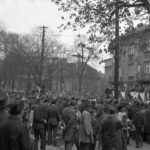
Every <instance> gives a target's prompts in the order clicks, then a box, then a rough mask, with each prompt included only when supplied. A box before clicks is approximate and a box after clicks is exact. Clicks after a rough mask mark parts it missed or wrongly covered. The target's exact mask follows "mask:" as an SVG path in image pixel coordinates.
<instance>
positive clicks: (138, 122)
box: [132, 108, 144, 148]
mask: <svg viewBox="0 0 150 150" xmlns="http://www.w3.org/2000/svg"><path fill="white" fill-rule="evenodd" d="M132 120H133V123H134V125H135V129H136V130H135V142H136V147H137V148H139V147H142V145H143V140H142V130H143V126H144V117H143V115H142V113H141V112H140V110H139V109H138V108H136V110H135V113H134V115H133V119H132Z"/></svg>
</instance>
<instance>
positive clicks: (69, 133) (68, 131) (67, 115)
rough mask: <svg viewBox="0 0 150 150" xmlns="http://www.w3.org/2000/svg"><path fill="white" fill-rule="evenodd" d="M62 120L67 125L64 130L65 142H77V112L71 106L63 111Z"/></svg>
mask: <svg viewBox="0 0 150 150" xmlns="http://www.w3.org/2000/svg"><path fill="white" fill-rule="evenodd" d="M62 119H63V121H64V123H65V125H66V128H65V129H64V140H65V141H66V142H75V133H76V129H75V125H76V110H75V109H74V108H73V107H72V106H70V107H66V108H64V109H63V111H62Z"/></svg>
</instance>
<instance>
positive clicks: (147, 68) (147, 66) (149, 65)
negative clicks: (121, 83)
mask: <svg viewBox="0 0 150 150" xmlns="http://www.w3.org/2000/svg"><path fill="white" fill-rule="evenodd" d="M136 69H137V71H136V70H135V66H134V64H130V65H129V67H128V75H129V76H135V73H136V72H138V73H142V72H143V73H144V74H147V75H150V61H145V62H144V63H143V70H142V67H141V66H140V65H139V66H137V68H136Z"/></svg>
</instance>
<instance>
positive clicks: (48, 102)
mask: <svg viewBox="0 0 150 150" xmlns="http://www.w3.org/2000/svg"><path fill="white" fill-rule="evenodd" d="M23 96H24V95H19V96H18V95H17V94H16V93H15V94H14V96H12V95H11V96H10V95H9V94H6V93H5V92H3V91H0V146H1V147H0V149H1V150H33V149H34V150H38V149H39V142H40V149H41V150H46V146H47V145H53V146H59V144H58V139H62V140H63V142H64V146H65V150H71V149H72V147H73V146H74V145H75V146H76V148H77V150H95V149H96V146H97V149H102V150H127V145H129V144H130V142H131V140H132V141H135V147H137V148H140V147H142V146H143V141H144V142H147V143H149V144H150V124H149V122H150V105H149V104H148V103H146V102H143V101H140V100H134V101H133V100H128V99H122V100H119V101H117V100H115V99H114V98H101V99H91V98H75V97H72V98H69V97H57V98H53V97H49V96H41V97H39V98H36V97H23ZM10 97H11V98H10ZM12 97H13V98H12ZM97 143H98V144H97Z"/></svg>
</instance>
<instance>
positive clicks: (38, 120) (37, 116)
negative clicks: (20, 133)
mask: <svg viewBox="0 0 150 150" xmlns="http://www.w3.org/2000/svg"><path fill="white" fill-rule="evenodd" d="M46 118H47V115H46V108H45V107H44V106H42V105H39V106H38V107H37V108H36V109H35V111H34V116H33V128H34V129H44V128H45V121H46Z"/></svg>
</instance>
